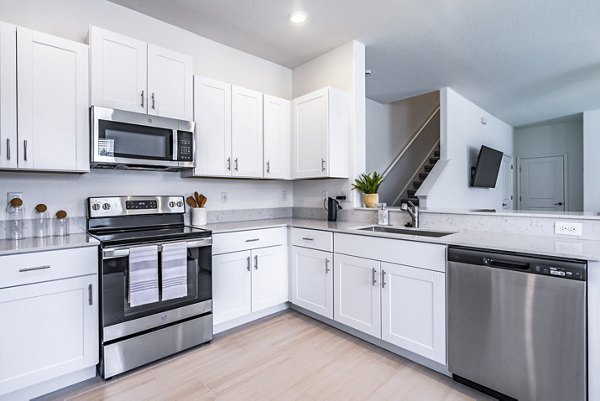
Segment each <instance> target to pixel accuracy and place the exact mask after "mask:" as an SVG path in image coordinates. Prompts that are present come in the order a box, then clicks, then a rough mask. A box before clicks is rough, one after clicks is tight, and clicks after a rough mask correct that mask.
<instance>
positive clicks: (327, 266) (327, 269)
mask: <svg viewBox="0 0 600 401" xmlns="http://www.w3.org/2000/svg"><path fill="white" fill-rule="evenodd" d="M329 270H331V269H330V268H329V259H325V274H327V273H329Z"/></svg>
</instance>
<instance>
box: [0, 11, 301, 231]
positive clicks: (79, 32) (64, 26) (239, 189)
mask: <svg viewBox="0 0 600 401" xmlns="http://www.w3.org/2000/svg"><path fill="white" fill-rule="evenodd" d="M0 19H1V20H3V21H6V22H10V23H14V24H17V25H21V26H25V27H28V28H32V29H36V30H39V31H42V32H46V33H50V34H54V35H57V36H61V37H64V38H67V39H71V40H75V41H79V42H86V40H87V34H88V27H89V25H90V24H91V25H97V26H99V27H102V28H106V29H109V30H113V31H115V32H118V33H122V34H125V35H129V36H132V37H135V38H138V39H141V40H144V41H148V42H151V43H154V44H157V45H160V46H163V47H166V48H170V49H174V50H177V51H180V52H182V53H186V54H190V55H192V56H193V57H194V72H195V73H196V74H201V75H206V76H208V77H210V78H214V79H219V80H223V81H227V82H231V83H233V84H237V85H240V86H244V87H247V88H250V89H254V90H258V91H262V92H265V93H268V94H271V95H274V96H279V97H283V98H287V99H291V97H292V71H291V70H290V69H288V68H285V67H282V66H279V65H277V64H274V63H272V62H270V61H266V60H263V59H260V58H258V57H255V56H252V55H250V54H247V53H244V52H241V51H239V50H236V49H233V48H231V47H228V46H225V45H222V44H219V43H217V42H214V41H212V40H209V39H206V38H203V37H201V36H198V35H196V34H193V33H191V32H188V31H185V30H183V29H180V28H177V27H175V26H173V25H169V24H167V23H164V22H161V21H159V20H156V19H154V18H151V17H148V16H145V15H143V14H140V13H138V12H135V11H132V10H129V9H127V8H124V7H121V6H119V5H116V4H113V3H110V2H108V1H104V0H85V1H81V0H53V1H39V0H38V1H36V0H19V1H14V0H0ZM195 190H197V191H198V192H202V193H204V194H205V195H206V196H207V197H208V199H209V200H208V204H207V207H208V208H209V209H242V208H268V207H285V206H292V198H293V197H292V184H291V183H290V182H277V181H268V182H265V181H257V180H244V181H243V180H224V179H183V178H180V176H179V174H178V173H163V172H134V171H101V170H93V171H92V172H91V173H89V174H85V175H74V174H48V173H21V172H0V205H4V200H3V199H5V196H6V195H5V192H7V191H18V192H23V193H24V197H25V202H26V205H28V206H29V207H31V206H32V205H35V204H37V203H39V202H44V203H47V204H48V206H49V208H50V210H57V209H66V210H67V211H68V212H69V214H70V215H71V216H83V215H84V208H83V207H84V198H85V197H87V196H92V195H96V196H101V195H125V194H130V195H136V194H190V193H192V192H193V191H195ZM284 190H285V191H287V198H288V199H287V200H286V201H283V200H282V194H281V192H282V191H284ZM221 192H228V193H229V202H228V203H227V204H221V202H220V197H221ZM28 210H31V209H28ZM4 217H5V209H4V206H2V207H0V220H2V219H4Z"/></svg>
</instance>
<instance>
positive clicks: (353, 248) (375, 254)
mask: <svg viewBox="0 0 600 401" xmlns="http://www.w3.org/2000/svg"><path fill="white" fill-rule="evenodd" d="M335 252H336V253H343V254H346V255H352V256H358V257H361V258H367V259H375V260H380V261H382V262H389V263H396V264H401V265H406V266H412V267H420V268H423V269H429V270H435V271H439V272H442V273H444V272H446V245H437V244H428V243H424V242H417V241H405V240H400V239H391V238H376V237H369V236H366V235H353V234H337V233H336V234H335Z"/></svg>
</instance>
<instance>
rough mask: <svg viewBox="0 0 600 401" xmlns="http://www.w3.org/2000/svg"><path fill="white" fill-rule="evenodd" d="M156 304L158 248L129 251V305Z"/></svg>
mask: <svg viewBox="0 0 600 401" xmlns="http://www.w3.org/2000/svg"><path fill="white" fill-rule="evenodd" d="M152 302H158V246H156V245H151V246H139V247H133V248H130V250H129V305H131V307H134V306H140V305H145V304H150V303H152Z"/></svg>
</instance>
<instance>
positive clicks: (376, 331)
mask: <svg viewBox="0 0 600 401" xmlns="http://www.w3.org/2000/svg"><path fill="white" fill-rule="evenodd" d="M380 272H381V269H380V262H378V261H376V260H371V259H364V258H357V257H353V256H347V255H340V254H335V269H334V281H333V293H334V302H333V304H334V313H333V316H334V319H335V320H336V321H338V322H340V323H343V324H345V325H347V326H350V327H353V328H355V329H357V330H360V331H362V332H364V333H367V334H370V335H372V336H374V337H378V338H381V287H380V283H379V282H380Z"/></svg>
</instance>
